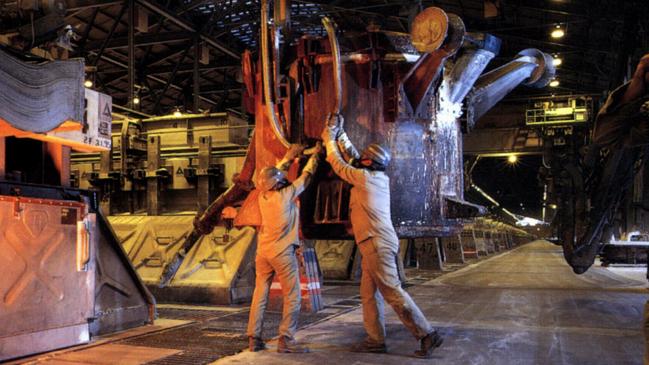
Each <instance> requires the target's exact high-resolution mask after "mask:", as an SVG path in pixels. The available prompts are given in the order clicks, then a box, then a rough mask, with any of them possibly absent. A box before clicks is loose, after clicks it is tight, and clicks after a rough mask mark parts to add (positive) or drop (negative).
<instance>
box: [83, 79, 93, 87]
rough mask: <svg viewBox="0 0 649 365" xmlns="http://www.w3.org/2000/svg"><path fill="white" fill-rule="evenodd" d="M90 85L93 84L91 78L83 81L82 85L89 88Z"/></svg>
mask: <svg viewBox="0 0 649 365" xmlns="http://www.w3.org/2000/svg"><path fill="white" fill-rule="evenodd" d="M92 85H93V83H92V80H86V81H84V82H83V86H85V87H88V88H90V87H92Z"/></svg>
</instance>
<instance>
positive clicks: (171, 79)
mask: <svg viewBox="0 0 649 365" xmlns="http://www.w3.org/2000/svg"><path fill="white" fill-rule="evenodd" d="M190 49H191V48H190V47H187V48H186V49H185V51H184V52H183V54H182V56H181V57H180V59H179V60H178V63H176V67H175V68H174V70H173V72H172V73H171V76H169V80H167V83H166V84H165V86H164V88H163V89H162V92H160V95H158V98H157V99H156V101H155V105H154V106H153V112H154V113H157V112H158V109H159V107H160V101H161V100H162V97H163V96H164V94H166V93H167V90H169V86H170V85H171V84H172V83H173V81H174V79H175V78H176V74H177V73H178V68H179V67H180V64H181V63H183V61H184V60H185V57H187V54H188V53H189V50H190Z"/></svg>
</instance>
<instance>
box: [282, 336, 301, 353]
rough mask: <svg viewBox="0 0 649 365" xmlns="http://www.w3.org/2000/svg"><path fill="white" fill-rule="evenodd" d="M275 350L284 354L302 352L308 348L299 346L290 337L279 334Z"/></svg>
mask: <svg viewBox="0 0 649 365" xmlns="http://www.w3.org/2000/svg"><path fill="white" fill-rule="evenodd" d="M277 352H280V353H284V354H304V353H307V352H309V348H308V347H305V346H301V345H300V344H298V343H297V341H295V340H294V339H292V338H289V337H286V336H280V338H279V340H278V341H277Z"/></svg>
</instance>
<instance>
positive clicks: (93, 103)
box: [48, 89, 113, 151]
mask: <svg viewBox="0 0 649 365" xmlns="http://www.w3.org/2000/svg"><path fill="white" fill-rule="evenodd" d="M85 92H86V94H85V98H86V113H85V116H86V117H85V120H84V126H83V129H81V130H78V131H68V132H52V133H48V135H52V136H53V137H57V138H63V139H66V140H68V141H74V142H76V143H74V145H75V147H73V148H74V149H75V150H80V151H107V150H110V147H111V127H112V121H113V117H112V109H113V99H112V98H111V97H110V96H108V95H106V94H102V93H100V92H97V91H94V90H90V89H85Z"/></svg>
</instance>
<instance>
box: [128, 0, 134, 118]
mask: <svg viewBox="0 0 649 365" xmlns="http://www.w3.org/2000/svg"><path fill="white" fill-rule="evenodd" d="M134 97H135V1H134V0H129V1H128V105H130V107H131V108H135V103H133V99H134Z"/></svg>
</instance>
